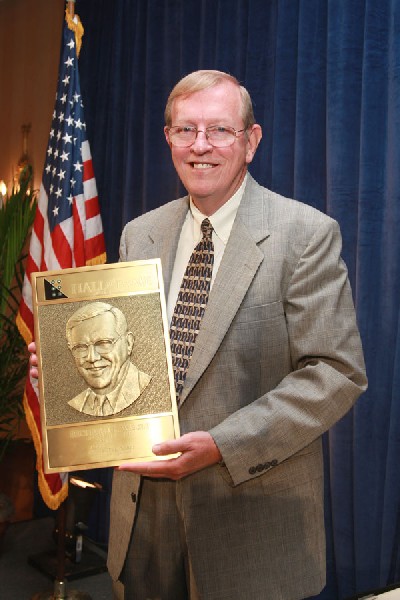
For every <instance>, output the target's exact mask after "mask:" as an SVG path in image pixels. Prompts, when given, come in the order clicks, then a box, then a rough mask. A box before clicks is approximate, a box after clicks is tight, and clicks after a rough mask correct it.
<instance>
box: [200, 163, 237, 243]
mask: <svg viewBox="0 0 400 600" xmlns="http://www.w3.org/2000/svg"><path fill="white" fill-rule="evenodd" d="M247 176H248V174H247V173H246V175H245V177H244V179H243V181H242V183H241V184H240V187H239V188H238V189H237V190H236V192H235V193H234V194H233V196H232V197H231V198H229V200H228V201H227V202H225V204H223V205H222V206H221V208H219V209H218V210H217V211H216V212H215V213H214V214H212V215H211V217H208V219H209V220H210V222H211V225H212V226H213V229H214V231H215V233H216V235H217V236H218V237H219V238H220V239H221V240H222V242H223V243H224V244H226V243H227V242H228V239H229V235H230V233H231V229H232V226H233V222H234V220H235V217H236V213H237V211H238V208H239V204H240V201H241V200H242V197H243V194H244V188H245V187H246V181H247ZM190 212H191V214H192V217H193V228H194V232H196V234H198V232H199V231H200V226H201V223H202V222H203V221H204V219H205V218H206V217H205V215H204V214H203V213H202V212H200V211H199V209H198V208H197V206H196V205H195V203H194V202H193V200H192V198H191V197H190Z"/></svg>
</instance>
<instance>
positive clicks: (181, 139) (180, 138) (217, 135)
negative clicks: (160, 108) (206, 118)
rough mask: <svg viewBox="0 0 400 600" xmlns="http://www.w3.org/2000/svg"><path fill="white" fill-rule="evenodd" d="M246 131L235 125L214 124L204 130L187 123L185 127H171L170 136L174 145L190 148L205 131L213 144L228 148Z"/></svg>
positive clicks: (216, 146) (169, 129)
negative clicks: (234, 126) (235, 127)
mask: <svg viewBox="0 0 400 600" xmlns="http://www.w3.org/2000/svg"><path fill="white" fill-rule="evenodd" d="M244 131H246V130H245V129H239V130H238V129H234V128H233V127H225V126H224V125H213V126H212V127H207V128H206V129H204V130H202V129H197V127H192V126H190V125H185V126H183V127H182V126H177V127H169V128H168V136H169V141H170V142H171V144H172V145H173V146H177V147H178V148H188V147H189V146H191V145H192V144H194V142H195V141H196V138H197V135H198V134H199V133H204V134H205V136H206V138H207V140H208V141H209V142H210V144H211V145H212V146H215V148H226V147H227V146H232V144H233V142H234V141H235V139H236V138H237V137H239V134H241V133H243V132H244Z"/></svg>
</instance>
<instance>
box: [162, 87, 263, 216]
mask: <svg viewBox="0 0 400 600" xmlns="http://www.w3.org/2000/svg"><path fill="white" fill-rule="evenodd" d="M241 106H242V103H241V97H240V91H239V89H238V87H237V86H235V85H234V84H233V83H231V82H229V81H226V82H223V83H220V84H217V85H215V86H213V87H211V88H208V89H205V90H201V91H200V92H195V93H193V94H190V95H189V96H187V97H182V98H177V99H176V100H175V101H174V102H173V104H172V110H171V117H172V126H177V125H180V126H182V125H190V126H195V127H197V128H198V129H199V130H201V131H204V130H205V129H206V128H207V127H210V126H211V125H225V126H228V127H233V128H234V129H236V130H240V129H243V119H242V116H241V114H242V112H241ZM164 131H165V136H166V139H167V141H168V142H169V139H168V129H167V128H165V130H164ZM260 139H261V128H260V126H259V125H254V126H253V127H252V128H250V129H249V130H248V132H247V133H242V134H239V137H237V138H236V139H235V141H234V143H233V144H232V146H228V147H227V148H215V147H214V146H212V145H211V144H210V143H209V142H208V140H207V138H206V136H205V134H204V133H199V134H198V135H197V138H196V141H195V142H194V143H193V144H192V145H191V146H190V147H189V148H177V147H176V146H172V145H171V144H170V147H171V153H172V160H173V163H174V166H175V169H176V171H177V173H178V175H179V177H180V179H181V181H182V183H183V185H184V186H185V188H186V189H187V191H188V192H189V194H190V195H191V196H192V198H193V200H194V202H195V204H196V206H197V208H198V209H199V210H200V211H201V212H203V213H204V214H207V215H211V214H213V213H214V212H215V211H216V210H218V208H220V207H221V206H222V205H223V204H224V203H225V202H226V201H227V200H229V198H230V197H231V196H232V195H233V194H234V193H235V192H236V190H237V189H238V188H239V186H240V184H241V183H242V181H243V178H244V176H245V174H246V170H247V165H248V164H249V163H250V162H251V161H252V159H253V156H254V153H255V151H256V148H257V145H258V143H259V141H260Z"/></svg>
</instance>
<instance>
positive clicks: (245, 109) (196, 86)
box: [164, 70, 255, 129]
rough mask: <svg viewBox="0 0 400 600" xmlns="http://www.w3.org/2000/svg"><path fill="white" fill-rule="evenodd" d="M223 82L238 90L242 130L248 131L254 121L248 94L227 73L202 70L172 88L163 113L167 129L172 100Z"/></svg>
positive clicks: (184, 78)
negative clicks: (240, 103)
mask: <svg viewBox="0 0 400 600" xmlns="http://www.w3.org/2000/svg"><path fill="white" fill-rule="evenodd" d="M224 81H229V82H230V83H233V84H234V85H235V86H237V87H238V88H239V92H240V97H241V100H242V111H241V112H242V114H241V116H242V119H243V124H244V129H248V128H249V127H251V126H252V125H254V123H255V119H254V112H253V104H252V101H251V98H250V94H249V92H248V91H247V90H246V88H245V87H243V86H242V85H240V83H239V81H238V80H237V79H236V77H234V76H233V75H229V74H228V73H224V72H223V71H213V70H202V71H194V72H193V73H189V75H186V77H183V79H181V80H180V81H178V83H177V84H176V85H175V87H174V88H173V90H172V92H171V93H170V95H169V97H168V100H167V104H166V107H165V112H164V118H165V124H166V125H167V127H171V125H172V117H171V111H172V104H173V102H174V100H176V99H177V98H183V97H185V96H189V95H190V94H194V93H195V92H200V91H201V90H206V89H208V88H211V87H214V86H215V85H218V84H220V83H223V82H224Z"/></svg>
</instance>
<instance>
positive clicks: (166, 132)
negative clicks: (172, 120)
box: [164, 125, 171, 148]
mask: <svg viewBox="0 0 400 600" xmlns="http://www.w3.org/2000/svg"><path fill="white" fill-rule="evenodd" d="M164 135H165V139H166V140H167V144H168V146H169V147H170V148H171V142H170V141H169V134H168V127H167V125H166V126H165V127H164Z"/></svg>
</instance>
